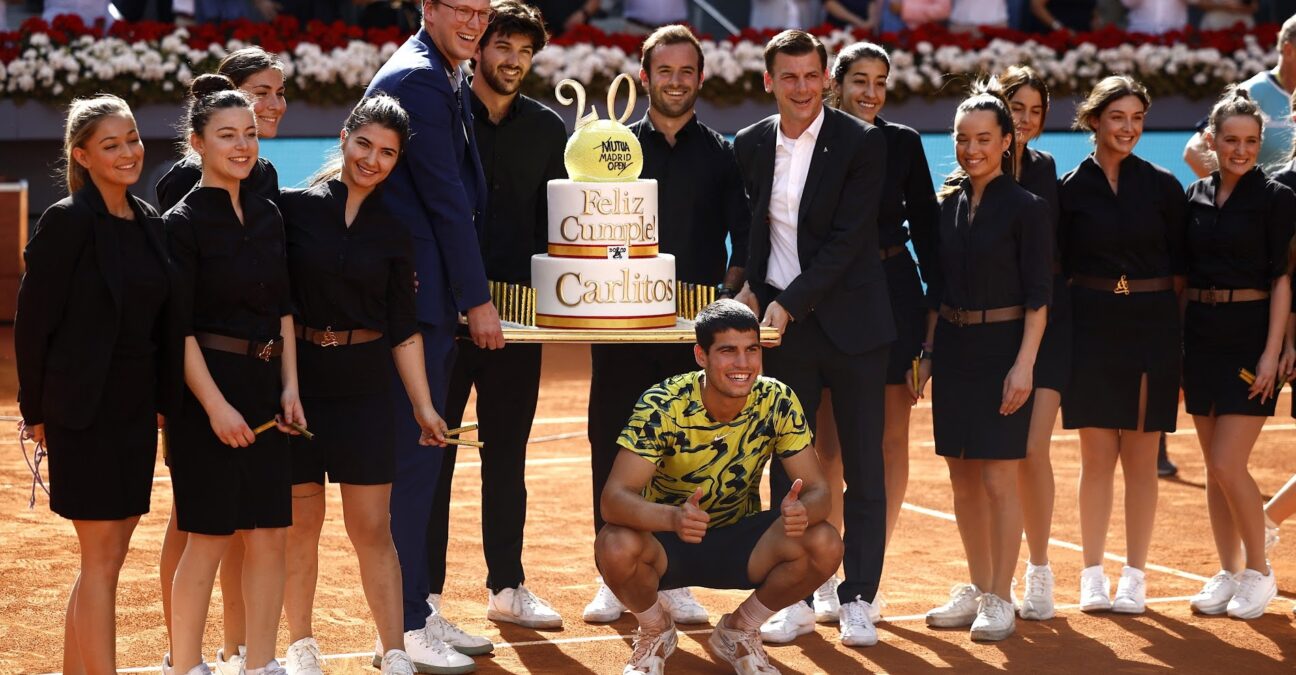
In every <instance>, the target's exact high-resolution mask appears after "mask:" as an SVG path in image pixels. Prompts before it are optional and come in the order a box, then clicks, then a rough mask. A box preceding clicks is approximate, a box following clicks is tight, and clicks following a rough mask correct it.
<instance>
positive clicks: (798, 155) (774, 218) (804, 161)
mask: <svg viewBox="0 0 1296 675" xmlns="http://www.w3.org/2000/svg"><path fill="white" fill-rule="evenodd" d="M823 123H824V111H823V110H822V109H821V110H820V111H819V116H818V117H816V118H815V120H814V122H811V123H810V127H809V128H808V129H806V130H805V131H804V132H802V133H801V135H800V136H798V137H797V138H788V137H787V136H784V135H783V127H782V126H781V125H780V126H779V128H778V131H777V135H776V137H775V141H774V183H773V185H772V186H771V189H770V203H769V221H770V257H769V265H768V269H767V270H766V272H765V283H768V284H769V285H771V286H773V287H775V288H778V289H780V290H782V289H785V288H787V287H788V285H790V284H791V283H792V280H794V279H796V278H797V277H798V276H799V275H800V274H801V259H800V258H799V257H798V256H797V221H798V220H799V218H800V210H801V193H802V191H803V190H805V182H806V174H808V173H809V172H810V161H811V160H813V159H814V149H815V142H816V141H817V140H818V138H819V130H820V129H822V128H823Z"/></svg>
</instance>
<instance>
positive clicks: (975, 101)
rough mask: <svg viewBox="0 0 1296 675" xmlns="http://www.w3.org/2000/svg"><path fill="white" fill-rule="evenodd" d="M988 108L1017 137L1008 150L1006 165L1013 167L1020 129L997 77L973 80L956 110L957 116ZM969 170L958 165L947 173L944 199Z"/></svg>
mask: <svg viewBox="0 0 1296 675" xmlns="http://www.w3.org/2000/svg"><path fill="white" fill-rule="evenodd" d="M979 110H985V111H989V112H992V113H994V116H995V121H996V122H997V123H998V124H999V131H1001V132H1003V134H1004V135H1005V136H1008V137H1010V138H1012V139H1013V142H1011V143H1009V144H1008V150H1006V151H1005V152H1004V157H1003V165H1004V166H1008V167H1013V166H1016V165H1017V143H1016V140H1017V129H1016V128H1015V127H1014V126H1013V119H1012V111H1011V110H1010V109H1009V107H1008V100H1007V99H1006V98H1005V97H1004V94H1003V89H1002V88H1000V86H999V83H998V82H997V81H996V80H995V79H994V78H990V79H986V80H978V81H976V82H974V83H972V89H971V91H970V92H969V93H968V97H967V98H965V99H963V102H962V103H959V105H958V108H957V109H956V110H955V111H954V119H956V120H957V119H958V117H959V115H966V114H968V113H973V112H977V111H979ZM966 177H967V173H966V172H964V171H963V167H961V166H956V167H954V170H953V171H951V172H950V174H949V175H948V176H946V177H945V184H944V185H942V186H941V189H940V193H939V194H938V195H937V196H938V197H940V198H941V199H945V198H946V197H948V196H950V195H952V194H954V193H955V192H958V191H959V189H960V187H961V186H962V183H963V179H964V178H966Z"/></svg>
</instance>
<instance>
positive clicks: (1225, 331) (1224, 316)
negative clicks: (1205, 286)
mask: <svg viewBox="0 0 1296 675" xmlns="http://www.w3.org/2000/svg"><path fill="white" fill-rule="evenodd" d="M1268 333H1269V301H1268V300H1258V301H1255V302H1230V303H1224V304H1220V305H1208V304H1204V303H1200V302H1190V303H1188V307H1187V310H1186V312H1185V315H1184V366H1183V374H1184V378H1183V380H1184V401H1185V403H1186V407H1187V409H1188V414H1190V415H1210V414H1215V415H1253V416H1256V417H1269V416H1271V415H1273V414H1274V409H1275V407H1276V405H1277V402H1276V401H1275V399H1274V398H1270V399H1268V400H1266V401H1265V402H1264V403H1263V404H1261V403H1260V397H1259V396H1257V397H1255V398H1253V399H1248V398H1247V393H1248V392H1249V391H1250V389H1251V387H1250V385H1248V384H1247V383H1246V382H1244V381H1242V379H1241V378H1240V377H1238V371H1239V370H1240V369H1242V368H1246V369H1247V370H1249V371H1251V372H1252V373H1254V372H1256V365H1257V363H1258V362H1259V361H1260V355H1261V354H1262V353H1264V348H1265V342H1266V340H1267V339H1268ZM1275 398H1276V397H1275Z"/></svg>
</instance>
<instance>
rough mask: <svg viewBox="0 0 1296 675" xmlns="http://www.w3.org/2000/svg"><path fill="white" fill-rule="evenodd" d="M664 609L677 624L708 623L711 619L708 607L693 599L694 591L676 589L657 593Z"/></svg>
mask: <svg viewBox="0 0 1296 675" xmlns="http://www.w3.org/2000/svg"><path fill="white" fill-rule="evenodd" d="M657 599H658V600H660V601H661V604H662V607H665V608H666V611H667V612H670V615H671V621H674V622H675V623H706V622H707V621H709V620H710V619H711V616H710V615H709V614H707V611H706V607H703V606H702V603H700V602H698V601H697V598H695V597H693V591H691V590H689V589H688V588H687V587H686V588H674V589H671V590H669V591H660V592H658V593H657Z"/></svg>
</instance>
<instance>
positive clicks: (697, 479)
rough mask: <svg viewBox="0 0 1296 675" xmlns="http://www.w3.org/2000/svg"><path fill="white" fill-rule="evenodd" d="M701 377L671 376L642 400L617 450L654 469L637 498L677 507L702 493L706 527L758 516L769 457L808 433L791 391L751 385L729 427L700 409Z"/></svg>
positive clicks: (771, 384) (798, 446)
mask: <svg viewBox="0 0 1296 675" xmlns="http://www.w3.org/2000/svg"><path fill="white" fill-rule="evenodd" d="M702 385H703V371H700V370H699V371H697V372H692V373H684V374H682V375H676V376H674V377H672V378H670V379H668V380H666V381H665V382H662V383H661V384H659V385H657V386H655V387H653V388H651V389H649V390H648V391H646V392H644V394H643V396H642V397H640V399H639V403H637V404H635V408H634V412H633V413H632V414H631V415H630V421H629V422H627V423H626V427H625V429H624V430H623V431H622V432H621V437H620V438H619V439H618V440H617V444H618V445H620V446H621V447H623V448H625V449H627V450H629V451H631V452H633V453H635V454H637V455H639V456H640V457H643V458H644V459H646V460H648V461H650V462H652V463H653V464H655V465H657V471H656V473H655V474H654V475H653V477H652V480H651V481H650V482H649V483H648V486H647V487H646V488H644V493H643V495H644V498H645V499H647V500H648V501H650V502H655V503H658V504H670V505H677V504H682V503H684V502H685V501H686V500H687V499H688V498H689V497H690V496H692V495H693V492H694V491H695V490H696V489H697V488H699V487H700V488H702V490H703V497H702V502H701V504H702V509H703V510H705V511H706V512H707V513H708V514H709V515H710V516H711V524H710V526H711V527H720V526H724V525H733V524H734V523H737V522H738V521H740V520H742V519H743V518H746V517H747V516H750V515H754V514H756V513H759V512H760V511H761V497H760V483H761V475H762V474H763V473H764V471H765V463H766V462H768V461H769V459H770V456H771V455H774V456H777V457H779V458H780V459H782V458H786V457H791V456H793V455H795V454H797V453H799V452H801V451H802V450H804V449H806V448H808V447H810V443H811V435H810V427H809V426H808V425H807V424H806V419H805V413H804V412H803V411H802V410H801V402H800V401H798V400H797V397H796V394H794V393H792V388H791V387H789V386H787V385H786V384H783V383H782V382H779V381H778V380H775V379H772V378H768V377H758V378H757V379H756V384H755V386H753V387H752V391H751V394H749V395H748V396H747V405H746V406H745V407H744V408H743V409H742V412H740V413H738V415H737V416H736V417H734V419H733V420H732V421H730V422H717V421H715V420H714V419H713V418H712V417H711V416H710V415H709V414H708V413H707V410H706V406H704V405H703V404H702Z"/></svg>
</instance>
